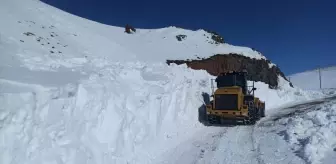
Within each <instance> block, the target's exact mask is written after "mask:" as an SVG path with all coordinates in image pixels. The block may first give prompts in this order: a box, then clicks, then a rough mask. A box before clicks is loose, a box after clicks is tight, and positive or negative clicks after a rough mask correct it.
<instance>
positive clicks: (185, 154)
mask: <svg viewBox="0 0 336 164" xmlns="http://www.w3.org/2000/svg"><path fill="white" fill-rule="evenodd" d="M328 102H336V96H335V97H330V98H325V99H321V100H316V101H311V102H308V103H304V104H298V105H293V106H290V107H286V108H282V109H277V111H279V112H276V113H274V114H272V115H268V116H266V117H265V118H263V119H261V120H260V121H259V122H258V123H257V124H256V125H251V126H233V127H207V128H205V129H204V130H202V131H200V132H199V133H198V134H197V135H195V136H194V138H191V139H190V140H188V141H186V142H185V143H182V144H180V145H179V146H178V147H176V148H175V149H173V150H171V151H169V152H167V153H166V154H165V155H164V156H165V157H163V158H161V159H163V160H162V161H160V162H159V163H176V164H179V163H183V164H226V163H227V164H235V163H237V164H266V163H279V164H306V163H310V162H309V161H308V160H307V157H305V155H304V154H303V152H302V150H303V147H304V143H302V145H301V148H300V145H299V147H298V148H297V150H294V149H293V148H291V147H290V146H289V139H288V136H286V134H285V130H282V129H284V128H286V124H281V120H283V119H286V118H291V117H297V116H299V115H303V114H305V113H308V112H311V111H313V110H319V109H321V108H319V107H318V106H319V105H321V104H324V103H328ZM278 124H279V125H278ZM286 137H287V138H286ZM335 156H336V154H333V153H332V152H330V153H329V155H327V157H325V159H324V160H322V161H323V162H324V163H330V164H331V163H332V162H333V160H331V158H332V157H335Z"/></svg>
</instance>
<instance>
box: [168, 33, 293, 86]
mask: <svg viewBox="0 0 336 164" xmlns="http://www.w3.org/2000/svg"><path fill="white" fill-rule="evenodd" d="M211 34H212V35H213V36H215V37H212V39H213V40H214V41H215V43H214V44H223V43H224V41H223V37H221V36H220V35H218V34H217V33H214V32H211ZM214 34H215V35H214ZM218 38H220V39H218ZM218 40H220V42H219V41H218ZM166 62H167V64H168V65H170V64H172V63H175V64H177V65H180V64H187V66H188V67H190V68H192V69H196V70H200V69H203V70H206V71H207V72H208V73H210V74H211V75H213V76H216V75H218V74H219V73H221V72H225V71H241V70H247V72H248V79H249V80H251V81H261V82H264V83H266V84H268V85H269V88H271V89H275V88H277V87H278V76H281V77H283V78H284V79H286V80H287V81H288V79H287V78H286V77H285V75H284V73H283V72H282V71H281V70H280V69H279V68H278V67H277V66H275V65H274V64H272V63H271V62H270V61H269V60H267V59H256V58H250V57H247V56H244V55H241V54H237V53H229V54H216V55H214V56H210V57H208V58H198V59H197V60H190V59H188V60H167V61H166ZM289 84H290V86H291V87H293V85H292V84H291V83H289Z"/></svg>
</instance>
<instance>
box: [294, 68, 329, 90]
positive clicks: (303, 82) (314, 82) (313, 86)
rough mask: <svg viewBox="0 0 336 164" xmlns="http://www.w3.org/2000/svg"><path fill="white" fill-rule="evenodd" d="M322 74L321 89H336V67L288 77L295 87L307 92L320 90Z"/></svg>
mask: <svg viewBox="0 0 336 164" xmlns="http://www.w3.org/2000/svg"><path fill="white" fill-rule="evenodd" d="M320 73H321V87H322V89H331V88H332V89H335V88H336V67H326V68H321V69H320V71H319V70H318V69H316V70H311V71H305V72H301V73H296V74H293V75H290V76H288V78H289V79H290V81H291V82H292V83H293V85H295V86H297V87H300V88H302V89H307V90H319V89H320Z"/></svg>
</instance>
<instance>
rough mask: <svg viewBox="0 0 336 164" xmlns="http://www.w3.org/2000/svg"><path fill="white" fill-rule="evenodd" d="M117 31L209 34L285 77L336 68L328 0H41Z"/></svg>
mask: <svg viewBox="0 0 336 164" xmlns="http://www.w3.org/2000/svg"><path fill="white" fill-rule="evenodd" d="M42 1H43V2H46V3H48V4H50V5H52V6H55V7H57V8H60V9H62V10H64V11H67V12H69V13H72V14H75V15H78V16H81V17H84V18H87V19H91V20H94V21H97V22H101V23H104V24H109V25H113V26H124V25H125V24H126V23H129V24H131V25H133V26H134V27H135V28H162V27H167V26H179V27H182V28H187V29H192V30H197V29H201V28H203V29H209V30H212V31H216V32H217V33H219V34H221V35H222V36H223V37H224V39H225V41H226V42H228V43H230V44H233V45H241V46H248V47H253V48H255V49H257V50H259V51H261V52H262V53H263V54H264V55H265V56H266V57H267V58H268V59H270V60H271V61H272V62H274V63H275V64H277V65H278V66H279V67H280V69H281V70H282V71H283V72H284V73H285V74H287V75H288V74H292V73H296V72H302V71H305V70H310V69H314V68H316V67H319V66H322V67H324V66H331V65H336V11H335V7H336V2H333V1H332V0H330V1H325V0H319V1H317V0H295V1H292V0H283V1H267V0H259V1H251V0H235V1H233V0H230V1H227V0H218V1H214V0H207V1H195V0H194V1H191V0H184V1H182V0H179V1H177V0H169V1H157V0H147V1H143V2H141V1H133V2H132V1H122V0H115V1H110V0H95V1H93V0H91V1H90V0H71V1H69V0H42Z"/></svg>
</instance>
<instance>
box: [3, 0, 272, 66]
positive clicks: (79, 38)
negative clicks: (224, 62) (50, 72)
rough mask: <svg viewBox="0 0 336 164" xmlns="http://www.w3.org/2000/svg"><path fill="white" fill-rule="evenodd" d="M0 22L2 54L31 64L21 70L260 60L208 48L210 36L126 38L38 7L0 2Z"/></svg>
mask: <svg viewBox="0 0 336 164" xmlns="http://www.w3.org/2000/svg"><path fill="white" fill-rule="evenodd" d="M24 6H27V7H24ZM0 19H1V20H4V22H3V23H2V25H1V33H0V34H1V38H4V40H2V42H6V43H8V44H10V45H11V46H10V47H11V49H9V50H8V51H11V52H12V53H14V52H15V53H16V54H17V56H18V57H20V58H22V59H26V58H28V59H32V60H30V62H29V63H27V64H26V65H28V66H29V65H34V64H39V65H40V66H41V67H42V66H43V68H44V69H50V68H49V67H50V65H52V66H53V67H60V66H65V67H74V66H76V65H77V64H78V63H87V60H88V59H90V58H92V57H94V58H97V57H100V58H108V59H110V60H113V61H130V60H132V61H134V60H137V61H145V62H153V61H154V62H157V61H160V62H165V60H166V59H167V58H170V59H193V58H196V56H198V57H209V56H211V55H214V54H215V53H231V52H232V53H238V54H242V55H245V56H248V57H252V58H257V59H261V58H262V59H266V58H265V57H264V56H262V55H261V54H259V53H258V52H257V51H253V50H252V49H251V48H247V47H239V46H233V45H229V44H220V45H216V44H211V43H208V42H210V41H212V40H211V35H210V34H209V33H207V32H205V31H204V30H198V31H191V30H185V29H179V28H175V27H167V28H162V29H155V30H154V29H153V30H150V29H137V32H136V33H135V34H132V35H129V34H126V33H125V32H124V28H120V27H111V26H107V25H103V24H99V23H96V22H93V21H89V20H86V19H83V18H79V17H77V16H73V15H71V14H68V13H66V12H63V11H61V10H58V9H56V8H54V7H51V6H48V5H46V4H43V3H42V2H40V1H32V0H23V1H19V0H14V1H10V0H2V1H1V10H0ZM180 34H182V35H186V36H187V37H186V38H185V40H183V42H179V41H178V40H177V39H176V35H180ZM27 35H28V36H27ZM74 45H76V46H74ZM23 51H25V52H23ZM41 54H43V56H41ZM74 58H75V59H74ZM42 61H43V62H42ZM39 68H40V67H39Z"/></svg>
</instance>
